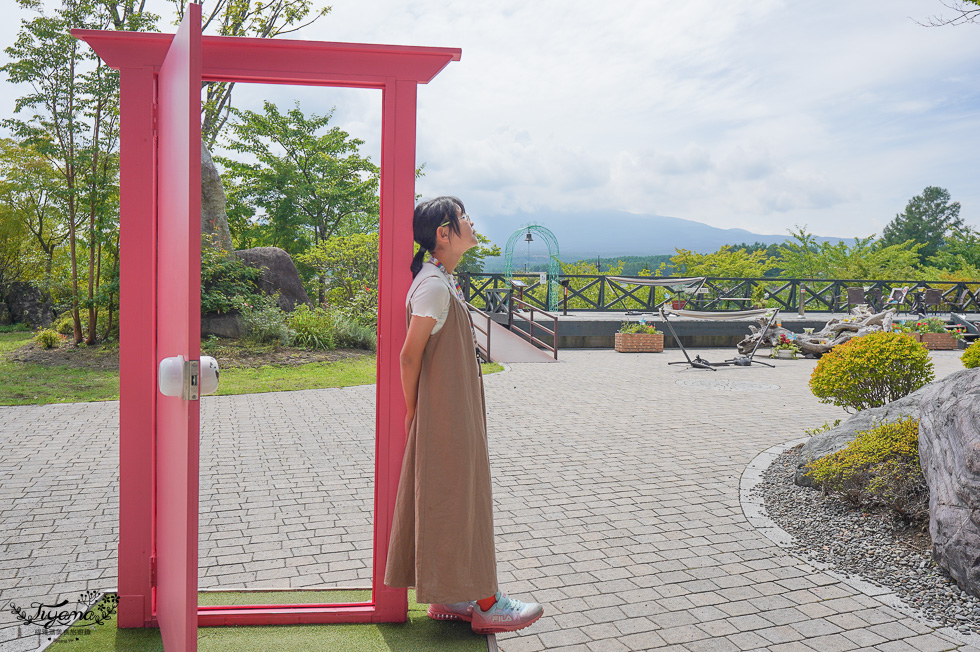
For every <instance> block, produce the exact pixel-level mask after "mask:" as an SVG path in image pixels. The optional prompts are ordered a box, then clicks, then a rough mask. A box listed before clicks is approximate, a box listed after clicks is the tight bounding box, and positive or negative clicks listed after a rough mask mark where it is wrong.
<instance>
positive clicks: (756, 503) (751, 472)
mask: <svg viewBox="0 0 980 652" xmlns="http://www.w3.org/2000/svg"><path fill="white" fill-rule="evenodd" d="M808 439H810V438H809V437H801V438H799V439H794V440H792V441H789V442H786V443H785V444H777V445H775V446H772V447H770V448H767V449H766V450H764V451H762V452H761V453H759V454H758V455H756V456H755V458H753V459H752V461H751V462H749V464H748V465H747V466H746V467H745V470H744V471H742V477H741V478H740V479H739V488H738V494H739V503H740V504H741V507H742V513H743V514H744V515H745V518H746V520H747V521H748V522H749V525H751V526H753V527H754V528H755V529H757V530H758V531H759V532H760V533H761V534H762V535H763V536H765V537H766V538H767V539H769V540H770V541H772V542H773V543H774V544H776V545H777V546H779V547H780V548H782V549H783V550H785V551H786V552H787V553H788V554H790V555H792V556H793V557H796V558H797V559H799V560H800V561H802V562H804V563H806V564H809V565H811V566H813V567H814V568H816V569H817V570H819V571H822V572H824V573H826V574H828V575H830V576H831V577H833V578H834V579H836V580H838V581H840V582H843V583H844V584H846V585H848V586H849V587H851V588H852V589H854V590H856V591H859V592H861V593H863V594H864V595H866V596H868V597H870V598H874V599H875V600H877V601H878V602H880V603H881V604H883V605H884V606H886V607H891V608H892V609H895V610H896V611H899V612H901V613H902V614H905V615H906V616H909V617H911V618H915V619H916V620H918V621H919V622H921V623H923V624H925V625H927V626H929V627H932V628H933V631H934V632H935V633H937V634H942V635H944V636H946V637H947V638H950V639H952V640H953V642H955V643H958V644H960V645H970V646H973V647H974V648H975V647H976V646H977V645H978V643H980V636H977V635H967V634H963V633H961V632H959V631H957V630H956V629H953V628H952V627H941V626H940V623H938V622H936V621H934V620H931V619H930V618H928V617H926V616H925V614H923V613H922V612H921V611H919V610H918V609H914V608H912V607H910V606H908V605H907V604H905V603H904V602H902V600H901V598H899V597H898V594H896V593H894V592H893V591H892V590H891V589H888V588H886V587H883V586H875V585H874V584H871V583H870V582H867V581H865V580H863V579H859V578H857V577H854V576H847V575H844V574H842V573H840V572H838V571H836V570H834V566H832V565H831V564H826V563H823V562H819V561H816V560H813V559H804V558H803V557H801V556H800V555H799V554H798V553H797V552H796V550H795V549H794V548H795V545H796V544H795V541H794V539H793V536H792V535H791V534H790V533H789V532H787V531H786V530H784V529H782V528H781V527H779V525H777V524H776V522H775V521H773V520H772V519H771V518H769V515H768V514H767V513H766V506H765V499H764V498H762V497H761V496H758V495H752V489H754V488H755V487H756V486H757V485H759V484H761V483H762V474H763V472H764V471H765V470H766V469H768V468H769V466H770V465H771V464H772V463H773V461H775V459H776V458H777V457H778V456H780V455H782V454H783V453H785V452H786V451H788V450H789V449H790V448H793V447H794V446H796V445H798V444H802V443H804V442H805V441H807V440H808Z"/></svg>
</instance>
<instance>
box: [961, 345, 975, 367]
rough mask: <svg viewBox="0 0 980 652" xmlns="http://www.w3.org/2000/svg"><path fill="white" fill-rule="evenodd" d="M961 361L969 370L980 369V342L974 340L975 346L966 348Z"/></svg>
mask: <svg viewBox="0 0 980 652" xmlns="http://www.w3.org/2000/svg"><path fill="white" fill-rule="evenodd" d="M960 360H962V361H963V366H964V367H966V368H967V369H973V368H975V367H980V340H974V342H973V344H971V345H970V346H968V347H966V351H964V352H963V355H962V357H960Z"/></svg>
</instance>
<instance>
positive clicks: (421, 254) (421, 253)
mask: <svg viewBox="0 0 980 652" xmlns="http://www.w3.org/2000/svg"><path fill="white" fill-rule="evenodd" d="M424 259H425V247H419V250H418V251H416V252H415V257H414V258H412V278H415V277H416V276H418V273H419V272H421V271H422V261H423V260H424Z"/></svg>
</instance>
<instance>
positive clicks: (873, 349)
mask: <svg viewBox="0 0 980 652" xmlns="http://www.w3.org/2000/svg"><path fill="white" fill-rule="evenodd" d="M932 379H933V366H932V360H930V359H929V351H928V349H926V347H924V346H923V345H922V344H919V343H918V342H916V341H915V340H914V339H912V338H911V337H909V336H908V335H903V334H901V333H884V332H881V333H871V334H869V335H865V336H864V337H855V338H853V339H851V340H849V341H848V342H845V343H844V344H839V345H838V346H835V347H834V348H833V349H831V350H830V352H829V353H826V354H824V355H823V356H821V358H820V360H819V361H818V362H817V366H816V368H814V370H813V373H812V374H811V375H810V390H811V391H812V392H813V394H814V395H815V396H816V397H817V398H819V399H820V402H821V403H833V404H834V405H839V406H840V407H843V408H844V409H845V410H847V409H851V410H865V409H867V408H873V407H880V406H882V405H884V404H885V403H890V402H891V401H894V400H896V399H900V398H902V397H903V396H908V395H909V394H911V393H912V392H914V391H915V390H917V389H919V388H920V387H922V386H923V385H925V384H926V383H928V382H930V381H931V380H932Z"/></svg>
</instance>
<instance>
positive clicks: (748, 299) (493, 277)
mask: <svg viewBox="0 0 980 652" xmlns="http://www.w3.org/2000/svg"><path fill="white" fill-rule="evenodd" d="M459 278H460V282H461V285H462V286H463V292H464V294H465V296H466V299H467V301H469V302H470V303H473V304H480V303H482V304H483V305H487V306H488V305H490V304H489V303H488V301H489V299H488V292H487V290H491V289H499V288H506V287H509V286H510V283H509V282H508V281H507V279H506V278H505V277H504V275H503V274H490V273H479V274H477V273H470V272H461V273H460V274H459ZM513 278H515V279H520V280H522V281H524V282H525V283H527V286H528V287H526V288H524V290H523V302H524V303H526V304H528V305H530V306H535V307H536V309H539V310H544V309H546V308H547V303H546V302H547V299H548V296H547V292H548V287H547V285H548V284H547V283H541V281H540V276H539V275H538V274H514V275H513ZM664 278H670V277H664ZM561 279H562V280H564V279H568V281H569V283H568V292H567V297H566V298H565V302H566V303H567V309H569V310H577V311H595V312H627V311H640V312H656V311H657V310H659V308H660V307H661V306H663V305H664V304H666V303H668V302H670V301H672V300H678V299H679V300H683V301H685V302H686V303H687V307H689V308H693V309H695V310H712V311H720V312H724V311H730V310H744V309H745V308H751V307H753V305H761V306H762V307H774V308H779V309H780V310H782V311H787V312H790V311H792V312H800V311H802V310H811V311H816V312H847V309H848V307H849V304H848V302H847V288H849V287H861V288H864V289H865V291H866V292H868V293H872V292H874V291H875V290H880V291H881V296H882V297H883V298H887V297H888V295H889V294H890V293H891V291H892V290H893V289H896V288H904V287H908V288H909V291H908V295H907V299H906V303H905V304H904V306H903V307H904V309H905V310H908V309H909V307H910V306H911V302H912V296H913V294H914V293H915V292H917V291H924V290H927V289H930V288H936V289H939V290H941V291H942V303H941V306H943V307H949V308H951V309H954V310H955V311H956V312H980V280H978V281H913V280H888V281H871V280H865V279H813V278H809V279H806V278H804V279H800V278H723V277H708V278H707V279H706V280H705V283H704V286H703V287H702V291H701V292H700V293H698V294H697V295H694V296H690V295H676V294H675V293H673V292H671V291H670V290H669V289H665V288H663V287H651V286H644V285H632V284H630V283H622V282H619V281H613V280H610V279H609V278H608V277H607V276H604V275H601V274H600V275H596V274H591V275H590V274H568V275H564V274H563V275H562V276H561ZM551 280H555V279H551ZM760 288H761V289H760ZM801 302H802V306H801ZM900 308H901V307H900Z"/></svg>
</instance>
